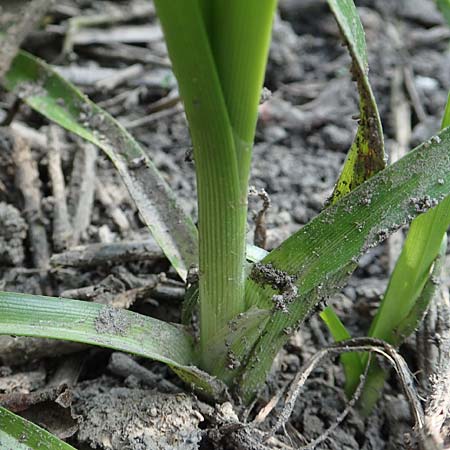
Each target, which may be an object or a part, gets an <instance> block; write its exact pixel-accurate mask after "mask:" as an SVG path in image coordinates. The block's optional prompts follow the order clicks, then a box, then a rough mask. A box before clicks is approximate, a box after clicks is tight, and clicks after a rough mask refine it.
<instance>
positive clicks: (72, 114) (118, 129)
mask: <svg viewBox="0 0 450 450" xmlns="http://www.w3.org/2000/svg"><path fill="white" fill-rule="evenodd" d="M3 84H4V86H5V87H6V89H8V90H10V91H12V92H13V93H15V94H16V95H18V96H19V97H20V98H21V99H22V100H23V101H25V102H26V103H27V104H28V105H29V106H31V107H32V108H33V109H35V110H36V111H38V112H39V113H41V114H42V115H44V116H45V117H47V118H48V119H49V120H51V121H53V122H56V123H57V124H59V125H61V126H62V127H63V128H66V129H67V130H69V131H71V132H73V133H75V134H77V135H78V136H80V137H82V138H83V139H86V140H87V141H90V142H92V143H93V144H95V145H97V146H98V147H100V148H101V149H102V150H103V151H104V152H105V153H106V154H107V155H108V157H109V158H110V159H111V161H112V162H113V164H114V165H115V166H116V168H117V170H118V171H119V173H120V175H121V177H122V179H123V182H124V184H125V186H126V187H127V188H128V190H129V192H130V195H131V197H132V198H133V200H134V201H135V203H136V206H137V208H138V209H139V212H140V213H141V215H142V217H143V218H144V221H145V222H146V224H147V225H148V227H149V228H150V230H151V232H152V234H153V236H154V238H155V240H156V241H157V242H158V244H159V245H160V246H161V248H162V250H163V251H164V253H165V255H166V256H167V258H168V259H169V260H170V262H171V263H172V265H173V266H174V267H175V269H176V270H177V272H178V273H179V275H180V276H181V278H183V279H185V278H186V274H187V270H188V268H189V267H190V266H191V265H195V264H197V262H198V258H197V230H196V228H195V226H194V224H193V222H192V220H191V219H190V218H189V217H188V216H187V215H186V213H185V212H184V211H183V209H182V208H181V206H180V204H179V203H178V202H177V199H176V197H175V195H174V193H173V192H172V191H171V189H170V188H169V186H168V185H167V183H166V182H165V181H164V179H163V177H162V176H161V174H160V173H159V172H158V170H157V169H156V167H155V166H154V164H153V163H152V162H151V160H150V159H149V157H148V156H147V154H146V152H145V151H144V150H143V149H142V147H141V146H140V145H139V144H138V143H137V142H136V141H135V140H134V139H133V138H132V137H131V135H130V134H129V133H128V132H127V131H126V130H125V129H124V128H123V127H122V125H120V124H119V123H118V122H117V121H116V120H115V119H113V118H112V117H111V116H110V115H109V114H108V113H106V112H105V111H103V110H102V109H101V108H99V107H98V106H96V105H95V104H94V103H92V102H91V101H90V100H89V99H88V98H87V97H86V96H84V95H83V94H82V93H81V92H80V91H78V90H77V89H76V88H75V87H74V86H73V85H72V84H70V83H68V82H67V81H65V80H64V79H63V78H61V77H60V76H59V75H58V74H57V73H56V72H55V71H54V70H53V69H52V68H51V67H50V66H49V65H47V64H46V63H44V62H43V61H41V60H40V59H38V58H36V57H34V56H32V55H30V54H28V53H25V52H23V51H21V52H19V53H18V55H17V56H16V58H15V59H14V61H13V63H12V65H11V68H10V70H9V71H8V72H7V74H6V75H5V79H4V82H3Z"/></svg>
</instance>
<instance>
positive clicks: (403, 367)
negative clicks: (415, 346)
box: [266, 338, 429, 450]
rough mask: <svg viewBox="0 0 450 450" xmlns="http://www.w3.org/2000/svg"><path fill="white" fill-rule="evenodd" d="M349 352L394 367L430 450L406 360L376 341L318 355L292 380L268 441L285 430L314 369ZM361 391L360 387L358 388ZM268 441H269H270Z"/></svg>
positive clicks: (349, 342) (349, 343) (358, 341)
mask: <svg viewBox="0 0 450 450" xmlns="http://www.w3.org/2000/svg"><path fill="white" fill-rule="evenodd" d="M347 352H371V353H377V354H380V355H382V356H383V357H384V358H386V359H387V360H388V361H389V362H390V364H391V365H392V366H393V367H394V369H395V371H396V373H397V375H398V377H399V379H400V382H401V385H402V387H403V390H404V391H405V394H406V397H407V398H408V401H409V404H410V407H411V410H412V413H413V416H414V419H415V423H416V431H417V433H418V436H419V440H420V443H421V445H422V448H423V449H426V450H428V449H429V447H426V444H425V442H426V433H425V424H424V414H423V410H422V405H421V404H420V401H419V397H418V395H417V393H416V390H415V388H414V381H413V376H412V374H411V372H410V370H409V368H408V365H407V364H406V362H405V360H404V359H403V357H402V356H401V355H400V354H399V353H398V352H397V351H396V350H395V349H394V347H392V346H391V345H389V344H387V343H386V342H384V341H380V340H378V339H373V338H354V339H349V340H346V341H342V342H339V343H336V344H333V345H331V346H329V347H327V348H324V349H323V350H320V351H319V352H317V353H316V354H315V355H314V356H313V357H312V358H311V360H310V361H309V363H308V364H307V365H306V367H305V368H304V369H303V370H302V371H301V372H299V373H298V374H297V375H296V377H295V378H294V380H292V382H291V384H290V387H289V390H288V393H287V399H286V402H285V406H284V408H283V410H282V412H281V413H280V414H279V417H278V420H277V422H276V424H275V425H274V427H273V428H272V430H271V431H270V433H269V434H268V436H267V438H268V437H271V436H273V435H274V433H276V431H277V430H278V429H279V428H280V427H282V426H284V425H285V424H286V422H287V420H288V419H289V417H290V415H291V414H292V411H293V409H294V405H295V401H296V400H297V397H298V395H299V393H300V391H301V389H302V387H303V385H304V384H305V382H306V380H307V379H308V377H309V375H310V374H311V372H312V371H313V370H314V368H315V367H316V366H317V365H318V364H319V363H320V362H321V361H322V360H323V359H324V358H327V357H332V356H335V355H339V354H341V353H347ZM358 389H359V387H358ZM267 438H266V439H267Z"/></svg>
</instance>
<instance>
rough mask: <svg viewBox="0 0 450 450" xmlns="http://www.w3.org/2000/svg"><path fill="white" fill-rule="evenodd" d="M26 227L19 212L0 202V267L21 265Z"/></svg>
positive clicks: (23, 255) (23, 256) (23, 257)
mask: <svg viewBox="0 0 450 450" xmlns="http://www.w3.org/2000/svg"><path fill="white" fill-rule="evenodd" d="M27 230H28V226H27V224H26V222H25V220H24V219H23V218H22V215H21V213H20V211H18V210H17V209H16V208H15V207H14V206H12V205H9V204H7V203H4V202H0V265H2V264H4V265H8V266H9V265H12V266H15V265H21V264H23V262H24V259H25V250H24V240H25V238H26V237H27Z"/></svg>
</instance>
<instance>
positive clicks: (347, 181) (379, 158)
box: [320, 0, 385, 394]
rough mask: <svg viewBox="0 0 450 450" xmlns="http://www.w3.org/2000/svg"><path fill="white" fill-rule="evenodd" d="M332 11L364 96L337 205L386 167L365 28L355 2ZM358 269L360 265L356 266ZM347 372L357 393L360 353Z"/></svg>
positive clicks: (348, 357) (329, 315)
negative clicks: (344, 196)
mask: <svg viewBox="0 0 450 450" xmlns="http://www.w3.org/2000/svg"><path fill="white" fill-rule="evenodd" d="M328 3H329V5H330V8H331V11H332V12H333V14H334V16H335V18H336V21H337V23H338V25H339V27H340V30H341V33H342V36H343V38H344V41H345V43H346V45H347V47H348V49H349V52H350V56H351V58H352V73H353V75H354V77H355V79H356V81H357V86H358V90H359V97H360V123H359V127H358V131H357V134H356V138H355V140H354V142H353V144H352V146H351V148H350V150H349V153H348V155H347V159H346V162H345V165H344V168H343V170H342V173H341V175H340V177H339V181H338V182H337V185H336V187H335V190H334V192H333V194H332V196H331V198H330V199H329V201H328V203H330V204H333V203H336V201H337V200H339V199H340V198H341V197H342V196H343V195H346V194H347V193H348V192H350V191H352V190H353V189H354V188H355V187H357V186H359V185H360V184H361V183H363V182H364V181H366V180H368V179H369V178H371V177H372V176H373V175H375V174H376V173H377V172H379V171H380V170H382V169H383V168H384V167H385V155H384V142H383V130H382V128H381V122H380V117H379V113H378V108H377V105H376V102H375V98H374V96H373V93H372V89H371V86H370V82H369V78H368V71H369V68H368V58H367V47H366V40H365V36H364V29H363V26H362V24H361V21H360V19H359V15H358V12H357V10H356V8H355V5H354V3H353V0H346V1H339V2H337V1H335V0H329V1H328ZM355 268H356V264H355ZM320 317H321V318H322V320H323V321H324V322H325V324H326V325H327V327H328V328H329V330H330V332H331V333H332V335H333V337H334V339H335V340H336V341H337V342H339V341H342V340H345V339H350V337H351V336H350V334H349V333H348V331H347V330H346V328H345V326H344V324H343V323H342V322H341V320H340V319H339V317H338V316H337V314H336V313H335V312H334V310H333V309H332V308H331V307H329V306H328V307H326V308H325V309H324V310H323V311H322V312H321V313H320ZM340 359H341V362H342V365H343V367H344V371H345V379H346V387H345V390H346V392H347V393H350V394H351V393H353V391H354V389H356V387H357V386H358V385H359V382H360V375H361V374H362V372H363V369H364V367H363V365H362V362H361V360H360V357H359V355H358V354H356V353H344V354H342V355H341V356H340Z"/></svg>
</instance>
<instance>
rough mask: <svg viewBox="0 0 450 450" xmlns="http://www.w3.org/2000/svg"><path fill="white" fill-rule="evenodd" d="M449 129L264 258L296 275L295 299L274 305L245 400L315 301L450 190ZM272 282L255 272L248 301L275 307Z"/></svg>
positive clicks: (249, 369)
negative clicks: (361, 258) (277, 307)
mask: <svg viewBox="0 0 450 450" xmlns="http://www.w3.org/2000/svg"><path fill="white" fill-rule="evenodd" d="M448 167H450V129H445V130H443V131H442V132H441V133H440V134H439V135H438V136H436V137H433V138H431V139H430V140H429V141H427V142H425V143H424V144H422V145H420V146H419V147H417V148H416V149H415V150H414V151H412V152H410V153H409V154H408V155H406V156H405V157H404V158H402V159H401V160H399V161H398V162H396V163H395V164H393V165H391V166H389V167H387V168H386V169H385V170H383V171H382V172H380V173H378V174H377V175H375V176H374V177H372V178H371V179H370V180H368V181H366V182H365V183H363V184H362V185H361V186H359V187H358V188H356V189H355V190H354V191H352V192H350V193H349V194H347V195H346V196H345V197H344V198H342V199H341V200H340V201H339V202H337V203H336V204H335V205H333V206H330V207H329V208H327V209H326V210H324V211H323V212H322V213H321V214H319V215H318V216H317V217H316V218H315V219H313V220H312V221H311V222H310V223H308V224H307V225H306V226H305V227H303V228H302V229H301V230H299V231H298V232H297V233H295V234H294V235H293V236H291V237H290V238H289V239H287V240H286V241H284V242H283V243H282V244H281V245H280V247H278V248H277V249H275V250H273V251H272V252H271V253H270V254H269V255H268V256H267V257H266V258H264V259H263V261H262V263H263V264H264V265H265V266H267V268H268V269H270V268H272V269H275V270H278V271H279V272H281V273H284V274H285V275H287V276H289V277H290V278H291V279H292V280H295V286H296V287H297V289H298V296H297V298H296V299H295V300H294V301H292V302H289V303H288V304H287V305H286V308H287V310H288V311H289V313H288V314H287V313H285V312H283V311H277V310H274V314H273V315H272V317H271V318H270V319H269V321H268V324H267V326H266V327H265V330H264V332H263V334H262V337H261V339H260V340H259V342H258V343H257V345H256V346H255V348H254V351H253V352H252V354H251V355H250V357H249V358H248V361H247V362H246V367H245V370H244V371H243V374H242V377H243V384H242V392H243V396H244V398H246V399H247V400H248V399H249V397H251V395H253V394H254V392H255V390H256V389H257V387H258V386H260V385H261V383H263V381H264V379H265V376H266V373H267V371H268V370H269V368H270V365H271V362H272V360H273V358H274V356H275V355H276V353H277V351H278V350H279V349H280V347H281V346H282V345H283V343H284V342H286V339H287V336H288V335H289V334H290V332H292V331H293V330H295V329H296V328H297V327H298V326H300V325H301V323H302V321H303V320H304V319H305V317H306V316H307V315H308V314H309V313H310V312H311V311H312V309H313V308H314V306H315V305H317V303H318V302H319V301H320V300H321V299H325V298H326V297H327V296H329V295H330V294H331V293H333V292H335V291H336V289H337V288H339V287H340V286H341V285H342V284H343V282H344V281H345V280H346V279H347V278H348V276H349V275H350V274H351V273H352V270H353V268H354V261H356V260H357V258H358V257H359V256H360V255H362V254H363V253H364V252H365V251H366V250H367V249H369V248H371V247H373V246H375V245H377V244H378V243H379V242H381V241H383V240H384V239H385V238H386V237H387V236H388V235H389V234H390V233H392V232H393V231H395V230H397V229H398V228H400V227H401V226H403V225H405V224H406V223H408V222H410V221H411V220H412V219H414V217H415V216H417V215H419V214H420V213H421V212H424V211H425V209H426V206H427V204H428V205H429V204H430V202H431V204H434V203H435V202H438V201H440V200H442V199H443V198H444V197H445V196H446V195H448V194H449V192H450V172H449V171H448ZM270 284H271V283H269V282H261V277H259V278H258V277H255V276H253V277H252V276H251V277H250V278H249V279H248V281H247V291H246V292H247V304H248V306H249V307H250V306H256V307H257V308H260V309H263V308H269V309H270V308H272V309H273V308H274V306H275V305H274V303H273V301H272V297H273V295H274V294H277V295H280V294H282V292H280V290H277V289H274V288H273V287H272V286H271V285H270Z"/></svg>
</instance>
